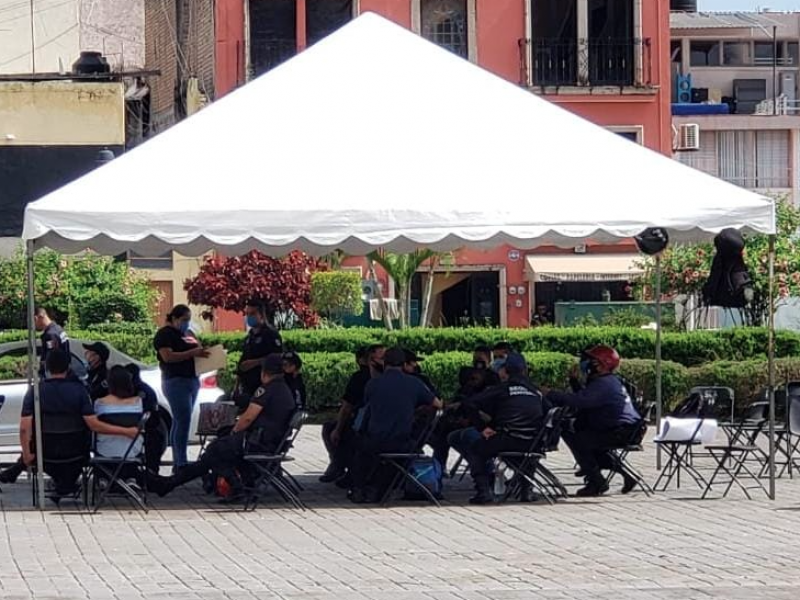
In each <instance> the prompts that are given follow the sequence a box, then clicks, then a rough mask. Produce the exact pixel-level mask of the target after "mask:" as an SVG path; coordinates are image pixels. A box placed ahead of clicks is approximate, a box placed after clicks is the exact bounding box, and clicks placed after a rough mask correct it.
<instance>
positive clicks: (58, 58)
mask: <svg viewBox="0 0 800 600" xmlns="http://www.w3.org/2000/svg"><path fill="white" fill-rule="evenodd" d="M33 7H34V17H33V22H34V31H33V45H34V46H35V48H36V51H35V54H34V56H35V59H36V62H35V67H36V68H35V71H36V72H37V73H54V72H59V71H60V70H61V69H64V70H66V71H69V70H70V68H71V66H72V63H74V62H75V61H76V60H77V59H78V56H79V55H80V52H81V50H95V51H98V52H103V53H104V54H106V56H107V58H108V61H109V63H110V64H111V66H112V68H115V69H119V68H121V67H122V66H124V67H125V68H126V69H131V68H140V67H143V66H144V0H34V2H33ZM33 71H34V63H33V61H32V60H31V11H30V4H29V2H27V1H22V0H0V73H2V74H22V73H32V72H33Z"/></svg>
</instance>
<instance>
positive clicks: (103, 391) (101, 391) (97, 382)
mask: <svg viewBox="0 0 800 600" xmlns="http://www.w3.org/2000/svg"><path fill="white" fill-rule="evenodd" d="M87 375H88V377H87V380H86V385H87V386H88V388H89V397H90V398H91V399H92V400H97V399H98V398H105V397H106V396H108V369H106V366H105V364H100V366H98V367H97V368H95V369H91V368H90V369H89V372H88V373H87Z"/></svg>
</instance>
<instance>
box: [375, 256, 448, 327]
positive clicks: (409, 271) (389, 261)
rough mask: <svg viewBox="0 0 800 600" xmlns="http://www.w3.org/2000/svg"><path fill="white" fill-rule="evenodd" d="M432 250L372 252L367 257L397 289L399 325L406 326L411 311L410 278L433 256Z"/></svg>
mask: <svg viewBox="0 0 800 600" xmlns="http://www.w3.org/2000/svg"><path fill="white" fill-rule="evenodd" d="M435 254H436V253H435V252H433V251H432V250H415V251H414V252H409V253H408V254H393V253H391V252H372V253H371V254H370V255H369V257H368V258H369V259H370V260H372V261H374V262H376V263H378V264H379V265H380V266H381V267H383V269H384V271H386V272H387V273H388V274H389V277H391V278H392V279H393V280H394V284H395V289H396V291H397V301H398V302H397V303H398V305H399V309H400V327H402V328H406V327H408V325H409V323H408V318H409V313H410V311H411V280H412V278H413V277H414V273H416V272H417V269H419V267H420V266H421V265H422V264H423V263H424V262H425V261H426V260H428V259H429V258H432V257H433V256H435Z"/></svg>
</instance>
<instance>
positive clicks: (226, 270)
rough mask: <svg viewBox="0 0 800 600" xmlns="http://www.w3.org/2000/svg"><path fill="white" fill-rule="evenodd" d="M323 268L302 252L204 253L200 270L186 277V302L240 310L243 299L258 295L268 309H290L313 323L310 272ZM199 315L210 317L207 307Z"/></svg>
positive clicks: (280, 311)
mask: <svg viewBox="0 0 800 600" xmlns="http://www.w3.org/2000/svg"><path fill="white" fill-rule="evenodd" d="M323 268H325V267H324V266H323V265H321V264H320V263H319V262H318V261H317V260H316V259H314V258H311V257H310V256H308V255H307V254H303V253H302V252H291V253H290V254H288V255H286V256H285V257H283V258H272V257H270V256H267V255H266V254H262V253H261V252H258V251H256V250H252V251H251V252H249V253H247V254H245V255H244V256H236V257H231V258H221V257H218V256H208V257H206V258H205V260H204V262H203V265H202V266H201V267H200V272H199V273H198V274H197V276H195V277H194V278H193V279H189V280H187V281H186V284H185V286H184V288H185V289H186V291H187V292H188V296H189V302H191V303H192V304H199V305H203V306H208V307H211V308H222V309H225V310H232V311H236V312H242V311H244V308H245V305H246V304H247V301H248V300H250V299H251V298H258V299H260V300H262V301H263V302H265V303H266V305H267V308H268V310H270V311H272V312H274V313H277V314H281V313H283V314H286V313H291V314H293V315H294V316H296V318H297V319H298V320H299V321H300V322H301V323H302V324H303V325H305V326H306V327H312V326H314V325H316V323H317V321H318V316H317V314H316V313H315V312H314V311H313V310H312V308H311V276H312V274H313V273H314V272H315V271H317V270H319V269H323ZM203 317H204V318H206V319H211V318H213V313H212V312H211V311H205V312H204V313H203Z"/></svg>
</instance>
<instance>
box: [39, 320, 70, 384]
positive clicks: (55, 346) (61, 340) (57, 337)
mask: <svg viewBox="0 0 800 600" xmlns="http://www.w3.org/2000/svg"><path fill="white" fill-rule="evenodd" d="M41 339H42V349H41V353H40V355H41V357H42V365H41V369H40V370H41V372H42V373H44V370H45V364H44V363H45V361H46V360H47V355H48V353H50V352H54V351H56V350H61V351H62V352H66V353H67V354H69V353H70V350H69V337H68V336H67V332H66V331H64V329H63V328H62V327H61V325H59V324H58V323H50V325H48V326H47V327H45V328H44V331H42V338H41ZM70 360H71V357H70Z"/></svg>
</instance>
